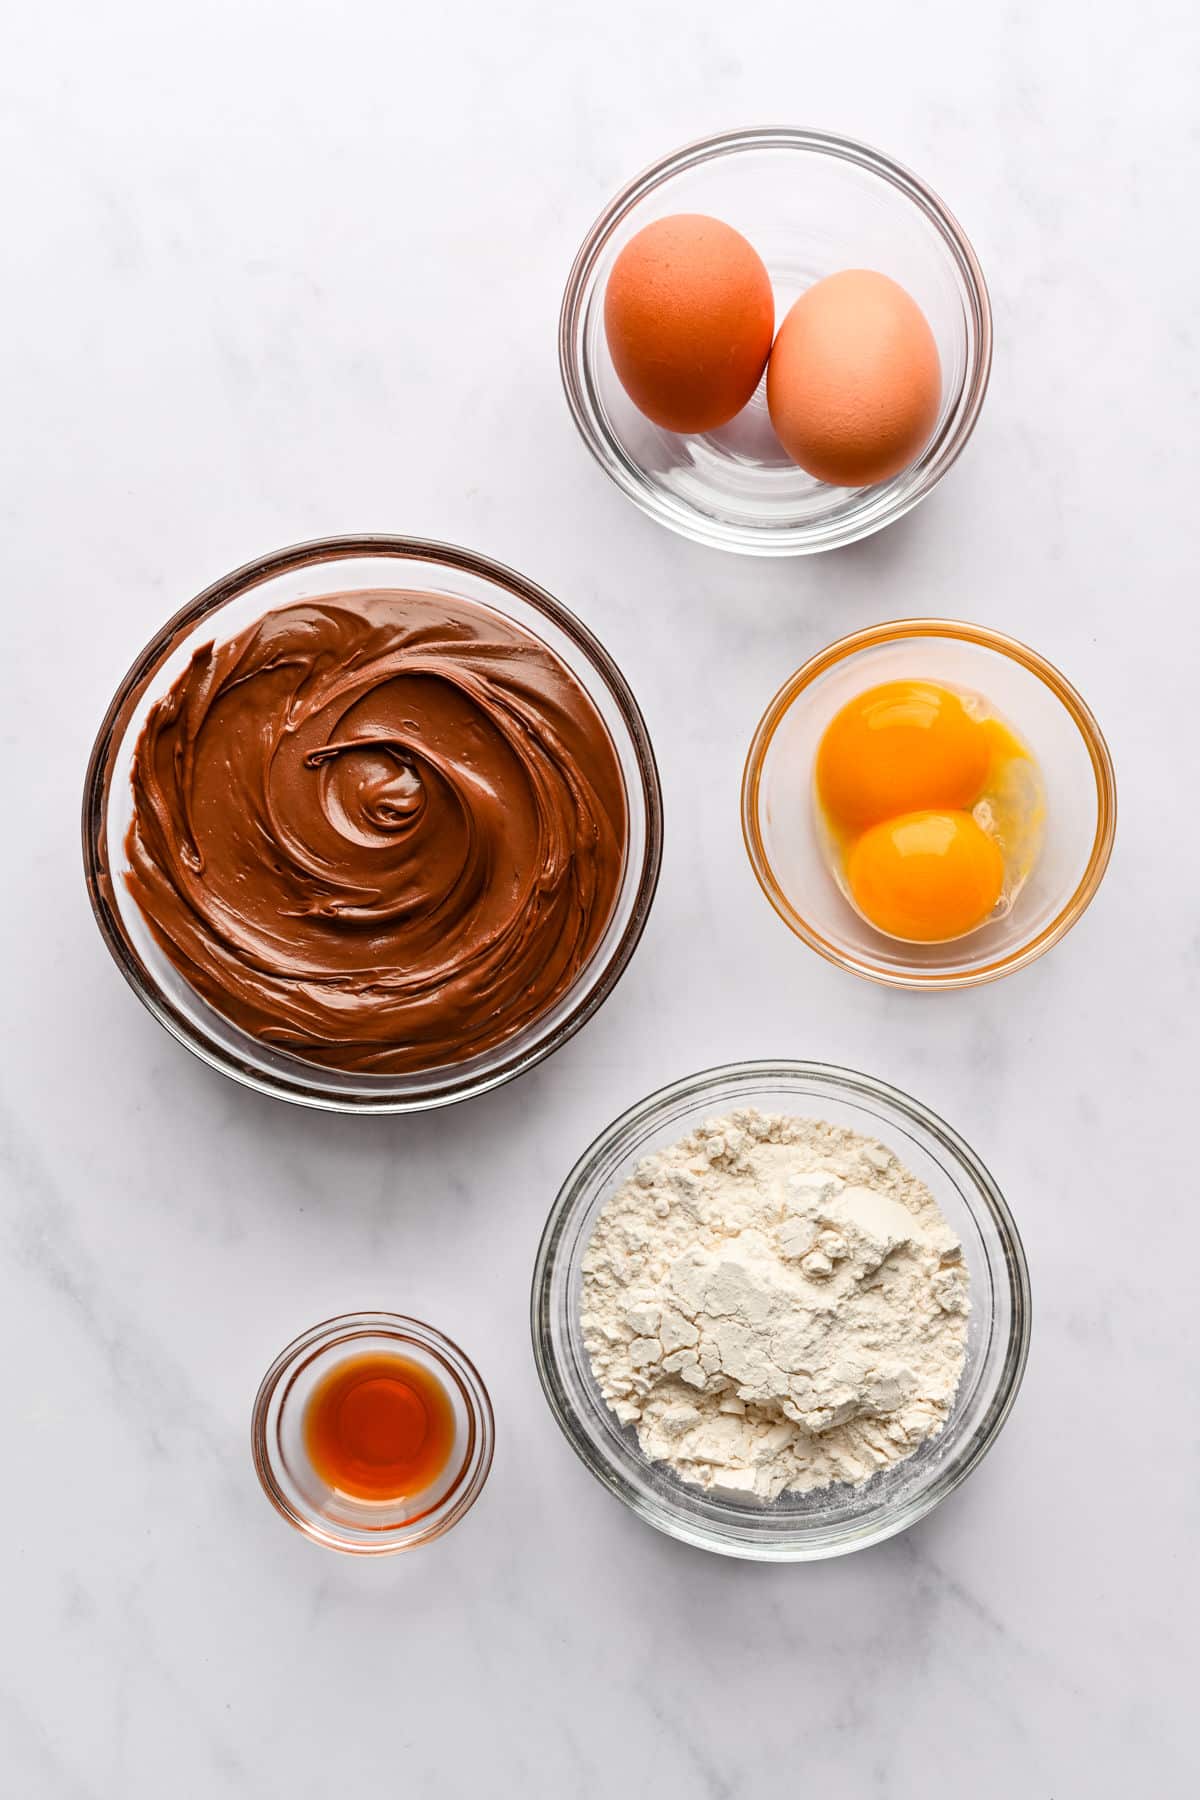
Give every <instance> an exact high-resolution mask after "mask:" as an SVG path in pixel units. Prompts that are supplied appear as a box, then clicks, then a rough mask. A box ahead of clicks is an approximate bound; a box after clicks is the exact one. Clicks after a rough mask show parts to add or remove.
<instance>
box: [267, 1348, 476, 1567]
mask: <svg viewBox="0 0 1200 1800" xmlns="http://www.w3.org/2000/svg"><path fill="white" fill-rule="evenodd" d="M250 1434H251V1447H252V1450H253V1454H254V1466H255V1468H256V1470H257V1471H258V1478H259V1480H260V1481H261V1482H262V1485H263V1489H264V1491H265V1493H266V1495H267V1498H268V1499H269V1500H270V1501H271V1504H272V1505H273V1506H274V1507H275V1509H276V1511H277V1512H279V1513H281V1514H282V1515H283V1517H284V1518H285V1519H286V1520H287V1521H288V1523H289V1524H291V1525H294V1526H295V1527H296V1529H297V1530H298V1531H302V1532H303V1533H304V1535H305V1536H306V1537H309V1538H311V1539H312V1540H313V1542H314V1543H317V1544H322V1545H324V1546H325V1548H326V1549H328V1550H343V1551H346V1552H347V1553H348V1554H350V1555H353V1556H387V1555H394V1554H395V1553H396V1552H398V1551H401V1550H415V1549H416V1548H418V1546H419V1545H421V1544H427V1543H430V1542H431V1541H432V1540H433V1539H434V1538H436V1537H441V1535H442V1534H443V1532H446V1531H449V1529H450V1527H451V1526H452V1525H457V1523H458V1521H459V1520H460V1519H461V1518H462V1516H463V1514H464V1513H466V1512H467V1511H469V1509H470V1508H471V1507H472V1506H473V1505H474V1503H475V1501H476V1500H477V1499H478V1498H479V1494H480V1491H481V1489H482V1487H483V1484H484V1482H485V1481H486V1480H487V1477H488V1471H489V1470H490V1468H491V1465H492V1449H493V1444H494V1440H495V1424H494V1420H493V1416H492V1403H491V1401H490V1399H489V1398H488V1392H487V1389H486V1388H485V1386H484V1385H483V1382H482V1380H481V1379H480V1376H479V1373H478V1371H477V1370H476V1368H475V1366H474V1364H473V1363H472V1362H471V1361H470V1360H469V1358H468V1357H466V1356H465V1355H464V1354H463V1352H462V1351H461V1350H460V1349H459V1348H458V1346H457V1344H454V1343H452V1342H451V1341H450V1339H449V1338H447V1337H443V1335H442V1333H441V1332H440V1331H436V1330H434V1328H433V1327H432V1326H431V1325H425V1324H423V1323H422V1322H421V1321H420V1320H419V1319H410V1318H407V1317H405V1316H404V1315H403V1314H401V1313H382V1312H380V1313H347V1314H345V1315H343V1316H342V1317H340V1318H336V1319H327V1320H326V1321H325V1322H324V1323H323V1324H320V1325H314V1326H313V1327H312V1328H311V1330H309V1331H306V1332H303V1333H302V1334H301V1336H300V1337H298V1338H296V1339H295V1340H294V1341H293V1342H292V1343H290V1344H289V1345H288V1346H287V1348H286V1349H285V1350H282V1351H281V1352H280V1354H279V1355H278V1356H277V1357H276V1358H275V1361H274V1362H273V1363H272V1365H271V1367H270V1368H269V1369H268V1370H267V1373H266V1375H265V1376H264V1377H263V1381H262V1385H261V1387H260V1388H259V1390H258V1397H257V1399H256V1400H255V1402H254V1416H253V1419H252V1422H251V1428H250Z"/></svg>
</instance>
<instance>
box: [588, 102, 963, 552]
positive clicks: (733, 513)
mask: <svg viewBox="0 0 1200 1800" xmlns="http://www.w3.org/2000/svg"><path fill="white" fill-rule="evenodd" d="M678 212H701V213H711V214H713V215H714V216H715V217H717V218H719V219H723V220H724V221H725V222H726V223H727V224H729V225H733V226H735V227H736V229H737V230H738V231H740V232H742V233H743V235H744V236H745V237H747V238H748V239H749V240H750V242H751V243H752V244H753V245H754V247H755V249H756V250H757V251H758V253H759V255H760V256H761V257H762V259H763V261H764V262H765V264H766V266H767V269H768V271H769V273H770V276H771V282H772V286H773V287H774V290H775V324H776V329H778V327H779V325H780V324H781V323H782V322H783V319H784V316H785V314H786V313H787V311H788V309H789V308H790V306H791V305H792V303H793V301H794V300H796V299H797V298H798V297H799V295H800V294H802V293H803V292H804V290H805V289H806V288H809V287H811V286H812V284H813V283H814V282H815V281H819V280H821V278H822V277H823V276H825V275H831V274H834V273H835V272H836V271H837V270H839V269H861V268H868V269H878V270H880V271H882V273H884V274H885V275H890V276H891V277H892V278H893V279H894V280H896V281H898V282H899V283H900V284H901V286H902V287H905V288H907V289H908V291H909V293H910V294H911V295H912V296H913V298H914V299H915V300H916V302H917V304H918V305H919V306H920V307H921V309H922V311H923V312H924V314H925V317H926V318H927V319H928V320H929V324H930V327H931V329H932V331H933V334H934V337H935V338H936V340H937V347H938V352H939V355H940V357H941V363H942V401H941V407H940V410H939V412H938V419H937V424H936V426H935V428H934V431H933V434H932V436H931V437H930V439H929V442H928V443H927V444H926V446H925V448H924V450H923V451H922V452H921V454H920V456H919V457H918V458H917V460H916V461H915V462H914V463H912V464H910V465H909V467H908V468H907V469H904V470H902V471H901V473H900V474H899V475H895V476H893V477H892V479H891V480H890V481H884V482H879V483H878V484H877V485H876V486H874V487H868V488H839V487H831V486H829V485H827V484H826V483H825V482H822V481H818V480H816V479H815V477H813V476H811V475H807V474H806V473H805V472H804V470H803V469H801V468H798V467H797V465H796V464H795V463H794V462H792V460H791V459H790V457H789V456H788V455H787V453H786V452H785V451H784V449H783V447H782V445H781V444H780V443H779V440H778V439H777V438H776V436H775V433H774V431H773V430H772V428H771V421H770V419H769V417H768V415H767V405H766V382H765V380H764V381H763V382H761V383H760V384H759V388H758V392H757V393H756V394H755V396H754V398H753V399H752V400H751V401H750V403H749V405H748V406H747V407H745V408H744V409H743V411H742V412H741V413H739V414H738V416H737V417H736V418H735V419H733V420H731V421H730V423H729V424H728V425H724V426H722V427H721V428H720V430H718V431H713V432H708V433H706V434H704V435H703V436H693V437H682V436H678V435H676V434H675V433H673V432H669V431H664V430H662V429H661V428H660V427H659V426H657V425H654V424H652V423H651V421H650V420H649V419H646V418H644V417H643V416H642V414H641V413H640V412H638V410H637V408H636V407H635V406H634V404H633V402H632V401H631V400H630V399H629V397H628V395H627V394H626V393H625V390H624V388H623V387H622V386H621V383H620V382H619V381H618V379H617V375H616V371H615V370H614V368H613V364H612V359H611V357H610V356H609V353H608V344H607V341H606V339H605V335H604V292H605V288H606V287H607V285H608V277H609V274H610V272H611V270H612V266H613V263H614V262H615V261H616V259H617V256H618V255H619V253H620V251H621V250H622V249H623V248H624V246H625V245H626V244H627V243H628V241H629V239H630V238H631V237H633V236H634V235H635V233H636V232H638V231H640V230H641V229H642V227H643V226H645V225H648V224H650V222H651V221H652V220H654V219H659V218H662V217H664V216H665V215H667V214H670V213H678ZM558 353H559V364H560V367H561V370H562V378H563V385H564V387H565V389H566V394H567V402H568V404H569V406H570V408H571V413H572V416H573V418H574V420H575V423H576V425H577V426H578V427H579V431H580V435H581V436H582V438H583V441H584V443H585V444H586V445H587V447H588V449H589V450H590V451H591V452H592V455H593V456H594V457H595V458H596V460H597V462H598V463H599V464H600V466H601V468H602V469H603V470H604V471H605V473H606V474H608V475H609V476H611V478H612V479H613V481H615V482H616V484H617V486H618V487H619V488H620V489H621V491H622V492H623V493H625V494H627V495H628V496H629V498H630V499H631V500H632V501H634V503H635V504H636V505H638V506H640V507H641V508H642V510H643V512H646V513H649V515H650V517H651V518H652V519H657V520H658V521H659V522H660V524H663V525H669V526H671V528H672V529H673V530H675V531H679V532H682V533H683V535H684V536H685V537H690V538H694V539H695V540H696V542H697V543H702V544H712V545H715V546H717V547H718V548H720V549H724V550H739V551H743V552H746V553H748V554H750V555H755V556H799V555H804V554H807V553H809V552H811V551H816V550H832V549H835V548H836V547H837V546H838V545H840V544H850V543H853V542H854V541H855V539H857V538H862V537H867V536H869V535H870V533H871V532H873V531H879V530H880V529H881V528H882V527H883V526H884V525H890V524H891V523H892V521H893V520H894V519H899V518H901V517H902V516H903V515H904V514H905V513H906V512H908V511H909V509H910V508H911V507H914V506H915V505H916V504H917V501H918V500H921V499H923V498H924V497H925V495H926V494H928V493H929V492H930V490H931V489H932V488H933V487H935V486H936V484H937V483H938V482H939V481H940V480H941V478H942V476H943V475H944V474H945V473H946V470H947V469H948V468H949V467H950V465H951V463H953V462H954V460H955V458H956V457H957V456H958V454H959V452H960V451H961V450H962V448H963V446H964V445H965V443H966V441H967V439H968V438H969V437H970V435H971V432H972V430H973V429H974V426H975V421H976V419H977V418H978V416H979V409H980V407H981V406H982V404H983V396H984V394H985V392H986V390H987V383H988V374H989V371H990V369H991V359H992V317H991V308H990V306H989V303H988V294H987V288H986V286H985V284H984V279H983V273H982V271H981V269H980V267H979V264H978V262H977V260H976V258H975V252H974V251H973V250H972V248H971V246H970V244H969V243H968V241H967V239H966V237H965V235H964V234H963V230H962V227H961V226H960V225H959V224H958V222H957V220H956V219H955V218H954V217H953V215H952V214H951V213H950V212H949V211H948V210H947V208H946V207H945V206H944V205H943V203H942V201H941V200H939V199H938V197H937V195H936V194H935V193H933V192H932V190H931V189H930V188H928V187H926V186H925V184H924V182H922V181H920V180H918V178H917V177H916V176H915V175H912V174H910V173H909V171H908V170H907V169H904V168H901V166H900V164H899V163H895V162H893V161H892V160H891V158H890V157H887V156H884V155H883V154H882V153H881V152H880V151H878V150H872V149H870V148H868V146H867V145H866V144H859V143H856V142H855V141H854V140H853V139H852V138H843V137H835V136H833V135H832V134H830V133H828V132H821V131H793V130H790V129H787V128H779V129H767V130H758V131H753V130H751V131H730V132H725V133H722V134H721V135H720V136H718V137H711V138H704V139H702V140H701V141H700V142H699V143H696V144H689V145H687V146H686V147H685V148H684V149H682V150H677V151H676V152H675V153H674V154H673V155H671V156H667V157H664V158H663V160H662V161H661V162H658V163H655V164H654V165H653V167H652V168H649V169H647V170H646V171H645V172H644V174H641V175H639V176H637V177H636V179H635V180H633V181H631V182H630V183H629V185H628V187H626V188H623V189H622V191H621V192H620V193H619V194H618V195H617V197H616V199H615V200H613V201H612V203H611V204H610V205H609V206H608V207H607V208H606V209H605V211H604V212H603V213H602V214H601V216H600V217H599V219H597V221H596V223H595V224H594V225H593V226H592V229H591V230H590V231H589V232H588V235H587V237H586V238H585V239H584V242H583V246H582V248H581V249H580V251H579V254H578V256H577V257H576V258H575V264H574V267H573V268H572V270H571V274H570V278H569V279H568V282H567V287H566V293H565V294H564V296H563V304H562V314H561V317H560V320H559V333H558Z"/></svg>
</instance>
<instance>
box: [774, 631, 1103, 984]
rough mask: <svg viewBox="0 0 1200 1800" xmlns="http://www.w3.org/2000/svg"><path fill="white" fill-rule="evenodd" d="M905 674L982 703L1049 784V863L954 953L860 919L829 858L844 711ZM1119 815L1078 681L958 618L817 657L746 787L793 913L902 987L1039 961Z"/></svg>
mask: <svg viewBox="0 0 1200 1800" xmlns="http://www.w3.org/2000/svg"><path fill="white" fill-rule="evenodd" d="M906 678H908V679H917V680H926V681H938V682H946V683H948V684H949V685H950V686H951V687H959V688H966V689H973V690H974V691H975V692H977V693H979V694H982V695H983V696H984V697H985V698H986V699H987V700H989V701H990V702H991V703H992V705H993V706H994V707H995V709H996V712H997V713H998V714H999V715H1000V717H1001V718H1002V719H1003V720H1005V721H1006V722H1007V723H1008V724H1009V725H1011V726H1012V727H1013V728H1014V729H1015V730H1016V732H1017V734H1018V736H1019V737H1021V738H1023V739H1024V741H1025V743H1026V744H1027V745H1028V746H1029V749H1030V750H1031V752H1032V754H1033V756H1034V758H1035V759H1036V761H1037V763H1038V766H1039V768H1040V770H1041V774H1042V779H1043V781H1044V783H1045V789H1046V823H1045V835H1044V840H1043V843H1042V849H1041V855H1040V857H1039V859H1038V861H1037V862H1036V863H1035V864H1034V867H1033V869H1032V872H1031V873H1030V875H1029V877H1028V879H1027V880H1026V882H1025V884H1024V886H1023V887H1022V888H1021V891H1020V893H1019V894H1018V896H1017V898H1016V901H1015V903H1014V905H1013V906H1012V909H1011V910H1010V911H1009V912H1008V913H1007V914H1006V915H1004V916H1003V917H998V918H995V919H993V920H991V921H989V922H988V923H987V924H986V925H983V926H981V927H980V928H979V930H978V931H974V932H972V933H971V934H970V935H969V936H967V937H962V938H956V939H954V940H953V941H952V942H951V943H945V944H909V943H902V942H900V941H899V940H897V939H895V938H890V937H887V936H886V935H885V934H884V933H883V932H881V931H877V930H876V929H875V928H874V926H872V925H868V924H867V922H866V920H865V919H863V918H861V917H860V916H859V914H858V913H857V912H856V911H855V909H854V907H853V906H851V904H850V902H849V901H848V900H847V899H846V897H845V895H844V894H843V893H842V891H841V889H840V888H839V886H838V884H837V882H836V880H835V879H834V875H833V872H832V870H831V869H830V867H829V864H828V862H827V860H826V857H825V853H824V850H823V847H822V843H821V839H820V833H819V828H818V822H817V816H816V810H815V806H814V802H813V797H812V772H813V767H814V764H815V761H816V754H817V746H818V745H819V743H820V741H821V737H822V735H823V734H824V731H825V729H826V727H827V726H828V724H829V723H830V721H831V719H832V718H833V716H834V714H835V713H836V712H838V710H839V709H840V708H841V707H842V706H844V705H845V704H846V702H847V701H848V700H851V699H853V698H854V696H855V695H856V694H860V693H862V692H863V690H864V689H865V688H870V687H875V686H876V685H877V684H878V683H880V682H885V681H897V680H904V679H906ZM1116 819H1117V791H1116V782H1115V778H1114V775H1113V766H1112V758H1111V757H1110V755H1109V752H1108V745H1107V744H1106V743H1105V741H1104V738H1103V736H1102V735H1101V732H1100V727H1099V726H1098V725H1097V723H1096V721H1095V719H1094V718H1093V717H1092V714H1091V713H1090V712H1089V710H1088V708H1087V706H1086V705H1085V704H1084V702H1083V700H1082V699H1081V698H1080V696H1079V695H1078V694H1077V693H1076V691H1075V689H1074V688H1073V687H1072V686H1071V684H1070V682H1069V681H1067V679H1066V678H1065V676H1063V675H1060V674H1059V672H1058V670H1057V669H1056V668H1054V667H1053V665H1052V664H1050V663H1048V662H1047V661H1046V660H1045V658H1044V657H1042V656H1039V655H1038V654H1037V652H1036V651H1034V650H1030V649H1028V648H1027V647H1026V646H1025V645H1024V644H1019V643H1017V642H1016V640H1015V639H1014V638H1009V637H1005V636H1003V635H1002V634H1001V633H1000V632H998V631H989V630H987V629H986V628H985V627H984V626H982V625H965V624H961V623H959V622H958V621H956V620H953V619H897V620H895V621H894V622H893V623H891V624H886V625H874V626H871V627H870V628H869V629H867V630H865V631H856V632H854V633H852V634H851V635H850V636H849V637H845V638H840V639H839V640H838V642H837V643H836V644H831V645H830V646H829V648H828V649H827V650H822V651H820V652H819V654H818V655H816V656H814V657H812V658H811V659H810V660H809V661H808V662H806V663H805V664H804V666H803V667H802V668H800V669H797V671H796V673H795V674H794V675H792V676H790V677H789V678H788V680H787V681H785V682H784V684H783V686H782V687H781V688H780V690H779V692H778V693H777V694H776V696H775V698H774V699H773V700H772V701H771V704H770V705H769V706H768V708H767V710H766V712H765V713H764V714H763V716H762V719H761V720H760V721H759V725H758V729H757V730H756V731H755V733H754V740H753V742H752V743H751V745H750V753H749V755H748V757H747V759H746V768H745V773H744V775H743V778H742V831H743V835H744V837H745V840H746V849H747V851H748V853H749V856H750V864H751V867H752V868H753V870H754V873H755V875H756V876H757V877H758V881H759V884H760V886H761V887H762V890H763V892H764V894H765V895H766V896H767V899H768V900H769V901H770V902H771V905H772V906H773V907H774V908H775V910H776V912H777V913H778V914H779V916H780V918H781V919H783V920H784V921H785V923H786V924H788V925H790V926H791V928H792V930H793V931H794V932H795V933H796V935H797V936H798V937H802V938H803V939H804V941H805V943H806V944H809V945H811V947H812V948H813V949H814V950H817V951H819V952H820V954H821V955H822V956H824V957H826V958H827V959H828V960H829V961H830V962H832V963H836V964H837V965H838V966H839V967H840V968H843V969H850V970H852V971H853V972H854V974H856V975H865V976H867V977H868V978H869V979H870V980H872V981H879V982H883V983H884V984H886V985H888V986H891V987H907V988H957V987H973V986H975V985H977V984H978V983H980V982H984V981H995V980H996V979H997V978H998V977H999V976H1001V975H1011V974H1012V972H1013V971H1014V969H1023V968H1024V967H1025V966H1026V964H1027V963H1031V962H1033V960H1034V959H1035V958H1036V957H1038V956H1041V955H1042V953H1043V952H1044V951H1046V950H1048V949H1049V948H1050V946H1051V945H1052V944H1056V943H1057V942H1058V940H1059V938H1061V937H1062V936H1063V935H1064V934H1065V933H1066V932H1068V931H1069V930H1070V929H1071V926H1072V925H1074V923H1075V921H1076V920H1077V919H1078V918H1079V917H1080V915H1081V914H1082V913H1083V911H1084V910H1085V908H1086V907H1087V905H1088V903H1089V902H1090V901H1091V899H1092V896H1093V895H1094V894H1095V892H1096V889H1097V888H1098V887H1099V885H1100V882H1101V879H1102V878H1103V875H1104V871H1105V869H1106V868H1107V867H1108V859H1109V856H1110V855H1111V853H1112V846H1113V837H1114V834H1115V831H1116Z"/></svg>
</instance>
